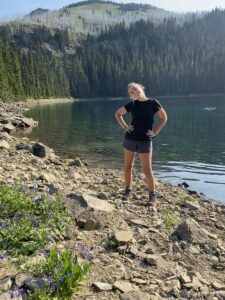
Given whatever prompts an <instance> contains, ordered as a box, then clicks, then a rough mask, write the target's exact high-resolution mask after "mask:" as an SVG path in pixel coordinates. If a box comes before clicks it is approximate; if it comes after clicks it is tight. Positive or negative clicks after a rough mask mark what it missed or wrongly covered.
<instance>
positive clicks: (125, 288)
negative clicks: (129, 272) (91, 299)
mask: <svg viewBox="0 0 225 300" xmlns="http://www.w3.org/2000/svg"><path fill="white" fill-rule="evenodd" d="M113 287H114V288H115V289H118V290H120V291H121V292H123V293H129V292H133V291H138V290H139V288H138V287H137V286H135V285H133V284H131V283H130V282H129V281H123V280H118V281H116V282H114V284H113Z"/></svg>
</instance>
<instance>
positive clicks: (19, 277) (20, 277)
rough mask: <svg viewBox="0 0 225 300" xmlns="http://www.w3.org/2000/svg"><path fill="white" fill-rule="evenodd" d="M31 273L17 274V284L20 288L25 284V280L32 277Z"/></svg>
mask: <svg viewBox="0 0 225 300" xmlns="http://www.w3.org/2000/svg"><path fill="white" fill-rule="evenodd" d="M31 277H32V276H31V275H29V274H17V275H16V277H15V284H16V285H17V286H18V287H19V288H20V287H21V286H23V285H24V284H25V281H26V280H28V279H29V278H31Z"/></svg>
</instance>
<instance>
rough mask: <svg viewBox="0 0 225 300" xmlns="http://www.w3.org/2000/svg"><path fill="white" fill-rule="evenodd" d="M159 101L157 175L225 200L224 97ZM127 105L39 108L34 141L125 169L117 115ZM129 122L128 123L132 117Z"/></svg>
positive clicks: (88, 102)
mask: <svg viewBox="0 0 225 300" xmlns="http://www.w3.org/2000/svg"><path fill="white" fill-rule="evenodd" d="M158 99H159V101H160V102H161V104H162V105H163V107H164V108H165V110H166V111H167V114H168V123H167V125H166V127H164V129H163V130H162V131H161V133H160V135H159V136H158V137H157V138H156V139H155V140H154V146H153V147H154V154H153V165H154V171H155V175H157V176H158V177H160V178H162V179H164V180H166V181H170V182H173V183H179V182H183V181H184V180H185V181H186V182H188V183H189V184H190V186H191V188H193V189H196V190H198V191H199V192H203V193H204V194H206V196H207V197H209V198H212V199H216V200H221V201H224V202H225V130H224V128H225V96H213V97H212V96H204V97H189V98H174V99H169V98H168V99H164V98H163V99H160V98H158ZM128 101H129V100H112V99H97V100H96V99H91V100H85V99H84V100H81V101H79V102H74V103H67V104H51V105H41V106H35V107H33V108H32V109H31V110H30V111H29V112H28V113H27V115H28V116H30V117H33V118H34V119H35V120H39V126H38V127H37V128H35V129H34V130H33V131H32V133H31V138H32V139H39V140H40V141H41V142H43V143H45V144H47V145H49V146H50V147H51V148H53V149H55V152H56V153H57V154H58V155H60V156H64V157H71V158H72V157H76V156H79V157H80V158H81V159H84V160H86V161H87V162H89V164H90V165H92V166H100V167H109V168H122V167H123V148H122V141H123V131H122V129H120V127H119V125H118V124H117V122H116V120H115V118H114V113H115V111H116V110H117V109H118V108H119V107H120V106H122V105H123V104H125V103H127V102H128ZM125 119H126V121H127V122H129V116H126V117H125ZM136 165H137V166H139V158H138V159H136Z"/></svg>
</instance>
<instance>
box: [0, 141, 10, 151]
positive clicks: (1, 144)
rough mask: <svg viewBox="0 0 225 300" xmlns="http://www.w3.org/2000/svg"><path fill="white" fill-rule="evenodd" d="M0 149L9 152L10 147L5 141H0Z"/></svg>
mask: <svg viewBox="0 0 225 300" xmlns="http://www.w3.org/2000/svg"><path fill="white" fill-rule="evenodd" d="M0 149H6V150H9V149H10V145H9V143H8V142H7V141H4V140H2V141H0Z"/></svg>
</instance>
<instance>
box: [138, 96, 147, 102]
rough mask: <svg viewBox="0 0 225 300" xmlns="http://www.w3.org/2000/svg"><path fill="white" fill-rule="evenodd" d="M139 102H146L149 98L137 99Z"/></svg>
mask: <svg viewBox="0 0 225 300" xmlns="http://www.w3.org/2000/svg"><path fill="white" fill-rule="evenodd" d="M137 100H138V101H146V100H148V98H147V97H144V98H137Z"/></svg>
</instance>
